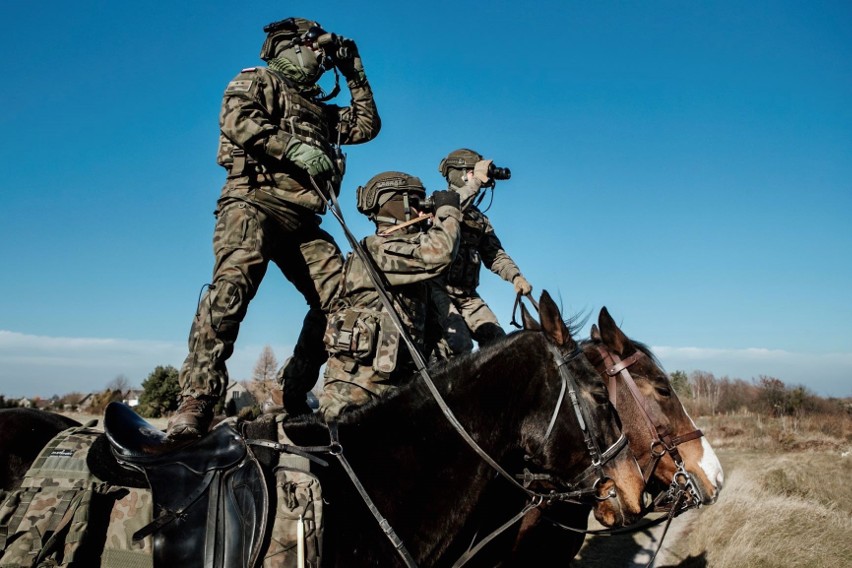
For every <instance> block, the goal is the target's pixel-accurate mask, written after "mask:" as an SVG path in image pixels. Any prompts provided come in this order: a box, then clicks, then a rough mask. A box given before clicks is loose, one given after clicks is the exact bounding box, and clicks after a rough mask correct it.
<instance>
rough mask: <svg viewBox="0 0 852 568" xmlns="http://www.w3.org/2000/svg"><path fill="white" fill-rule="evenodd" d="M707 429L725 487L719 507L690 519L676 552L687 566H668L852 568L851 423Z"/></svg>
mask: <svg viewBox="0 0 852 568" xmlns="http://www.w3.org/2000/svg"><path fill="white" fill-rule="evenodd" d="M699 422H702V423H701V424H700V426H701V427H702V428H703V429H704V431H705V432H706V433H707V435H708V439H709V440H710V442H711V444H712V445H713V447H714V449H716V451H717V454H718V455H719V459H720V460H721V461H722V465H723V467H724V469H725V480H726V481H725V487H724V489H723V491H722V494H721V497H720V499H719V501H718V502H717V503H716V504H715V505H713V506H711V507H706V508H703V509H701V510H699V511H698V513H697V514H694V513H690V518H689V519H688V525H687V530H685V531H684V532H683V533H682V537H681V542H680V543H678V546H677V547H675V550H676V551H677V554H676V555H675V557H676V558H679V559H680V560H679V561H675V562H672V560H673V559H674V558H672V557H671V556H670V557H669V559H668V562H667V563H666V564H665V566H679V567H681V568H688V567H693V566H706V567H712V568H735V567H736V568H741V567H747V568H751V567H755V568H763V567H767V568H770V567H771V568H776V567H808V568H810V567H817V568H818V567H839V566H852V475H850V471H852V454H850V446H852V443H850V440H852V436H850V432H852V428H850V422H851V421H850V419H849V417H843V416H840V417H838V416H831V417H821V416H816V417H809V418H802V419H792V418H789V417H787V418H766V417H760V416H757V415H753V414H751V415H748V414H747V415H739V416H725V417H715V418H713V419H705V420H701V421H699ZM684 520H687V519H684ZM658 566H661V567H662V565H660V564H658Z"/></svg>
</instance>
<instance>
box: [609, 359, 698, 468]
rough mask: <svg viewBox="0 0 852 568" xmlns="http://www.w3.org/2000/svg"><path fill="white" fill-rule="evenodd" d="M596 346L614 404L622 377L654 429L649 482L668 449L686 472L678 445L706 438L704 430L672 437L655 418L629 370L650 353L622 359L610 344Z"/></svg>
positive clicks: (652, 432)
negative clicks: (618, 383)
mask: <svg viewBox="0 0 852 568" xmlns="http://www.w3.org/2000/svg"><path fill="white" fill-rule="evenodd" d="M595 347H596V348H597V350H598V353H600V355H601V358H602V359H603V362H604V365H605V366H606V374H607V377H609V385H608V388H609V396H610V401H611V402H612V404H613V406H616V403H615V397H616V384H615V382H616V377H618V376H621V378H622V380H623V381H624V384H625V385H627V388H628V390H629V391H630V394H631V395H632V396H633V399H634V400H635V401H636V403H637V404H638V405H639V408H640V409H641V410H642V416H643V417H644V419H645V422H646V423H647V424H648V429H649V430H650V431H651V436H652V438H653V440H654V441H653V442H652V443H651V456H652V458H651V461H650V462H649V463H648V467H647V469H646V470H645V471H644V472H643V477H644V478H645V482H646V483H647V482H648V481H650V478H651V475H652V473H653V471H654V469H655V468H656V467H657V463H658V462H659V460H660V458H662V457H663V455H664V454H665V453H666V452H668V453H669V454H670V455H671V456H672V459H673V460H674V462H675V464H677V465H678V466H679V468H681V469H684V471H685V468H684V467H683V459H682V458H681V457H680V452H678V450H677V446H678V445H680V444H682V443H684V442H689V441H691V440H696V439H698V438H700V437H702V436H703V435H704V433H703V432H702V431H701V430H699V429H696V430H693V431H692V432H688V433H686V434H683V435H681V436H671V435H670V434H669V431H668V428H667V427H666V426H664V425H662V424H660V423H659V421H655V420H654V419H653V418H651V415H652V414H653V412H652V411H651V410H650V408H648V403H647V401H646V400H645V397H644V396H642V393H641V392H640V390H639V387H638V385H637V384H636V381H634V380H633V377H632V376H631V375H630V371H629V370H628V368H629V367H630V366H631V365H633V364H634V363H636V362H637V361H638V360H640V359H641V358H642V357H645V356H646V355H645V354H644V353H643V352H642V351H639V350H637V351H636V352H635V353H633V355H631V356H629V357H627V358H625V359H619V357H618V355H616V354H614V353H613V352H612V351H610V350H609V349H608V348H607V347H605V346H603V345H596V346H595ZM657 446H661V447H662V451H657V450H656V448H657Z"/></svg>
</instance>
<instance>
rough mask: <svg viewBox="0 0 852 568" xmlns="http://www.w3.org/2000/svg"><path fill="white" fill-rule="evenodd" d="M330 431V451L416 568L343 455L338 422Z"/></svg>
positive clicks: (405, 558) (404, 557)
mask: <svg viewBox="0 0 852 568" xmlns="http://www.w3.org/2000/svg"><path fill="white" fill-rule="evenodd" d="M328 432H329V435H330V436H331V447H330V448H331V449H330V450H329V453H331V455H333V456H335V457H337V460H338V461H339V462H340V465H341V466H342V467H343V469H344V471H346V474H347V475H348V476H349V479H350V480H351V481H352V485H354V486H355V489H357V490H358V493H359V494H360V495H361V498H362V499H363V500H364V503H365V504H366V505H367V508H368V509H370V512H371V513H372V514H373V517H375V519H376V521H378V523H379V527H381V529H382V532H384V533H385V536H387V537H388V539H389V540H390V541H391V544H392V545H393V547H394V549H395V550H396V551H397V553H398V554H399V556H400V558H402V561H403V563H405V565H406V566H409V567H413V568H416V567H417V562H415V561H414V558H413V557H412V556H411V553H409V552H408V549H407V548H405V543H403V542H402V539H401V538H399V536H398V535H397V534H396V531H394V530H393V527H392V526H391V525H390V523H389V522H388V520H387V519H386V518H384V517H383V516H382V514H381V512H379V509H378V507H376V504H375V503H373V500H372V499H371V498H370V495H369V494H368V493H367V490H366V489H364V486H363V485H362V484H361V480H359V479H358V476H357V475H355V471H354V470H353V469H352V466H351V465H349V461H348V460H347V459H346V457H345V456H344V455H343V446H342V445H341V444H340V438H339V436H338V433H337V422H329V423H328Z"/></svg>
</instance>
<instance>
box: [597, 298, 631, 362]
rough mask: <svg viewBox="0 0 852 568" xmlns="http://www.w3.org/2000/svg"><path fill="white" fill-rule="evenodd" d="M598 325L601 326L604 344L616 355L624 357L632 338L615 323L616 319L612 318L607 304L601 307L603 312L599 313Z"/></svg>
mask: <svg viewBox="0 0 852 568" xmlns="http://www.w3.org/2000/svg"><path fill="white" fill-rule="evenodd" d="M598 325H600V326H601V329H600V337H601V341H603V342H604V344H605V345H606V346H607V347H609V348H610V349H611V350H612V351H613V352H614V353H615V354H616V355H619V356H621V357H623V356H624V355H625V353H624V351H625V349H626V348H627V346H628V345H630V339H628V337H627V336H626V335H624V332H623V331H621V329H620V328H619V327H618V325H617V324H616V323H615V320H614V319H612V316H611V315H609V311H608V310H607V309H606V306H604V307H603V308H601V313H600V314H599V315H598Z"/></svg>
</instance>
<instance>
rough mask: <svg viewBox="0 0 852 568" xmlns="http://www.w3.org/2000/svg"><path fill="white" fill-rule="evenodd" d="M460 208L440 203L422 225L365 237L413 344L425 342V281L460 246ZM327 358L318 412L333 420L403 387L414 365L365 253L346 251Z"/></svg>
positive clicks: (366, 247)
mask: <svg viewBox="0 0 852 568" xmlns="http://www.w3.org/2000/svg"><path fill="white" fill-rule="evenodd" d="M460 218H461V214H460V212H459V210H458V209H457V208H454V207H451V206H446V205H445V206H441V207H438V208H437V210H436V212H435V218H434V220H433V224H432V225H431V227H429V229H428V230H427V231H425V232H420V231H419V230H417V229H413V230H414V231H416V232H408V233H406V232H403V231H399V232H396V233H393V234H391V235H388V236H383V235H382V234H381V233H382V231H383V229H386V228H387V227H388V226H389V225H384V224H382V223H378V231H377V234H376V235H371V236H369V237H367V238H366V239H364V241H363V248H364V250H365V251H366V253H367V254H368V255H369V256H370V258H372V260H373V262H374V264H375V267H376V269H377V271H378V272H379V274H380V275H381V276H382V277H383V279H384V281H385V283H386V285H387V286H388V292H389V294H390V296H391V297H392V298H393V301H394V307H395V308H396V312H397V313H398V314H399V315H400V318H401V319H402V322H403V325H404V326H405V328H406V330H407V332H408V333H409V334H410V336H411V338H412V340H413V341H414V342H415V344H416V345H417V346H418V347H420V348H421V349H422V347H423V333H424V327H425V321H426V309H427V303H428V297H427V293H428V287H427V283H426V282H427V281H428V280H429V279H431V278H434V277H435V276H436V275H437V274H440V273H441V272H442V271H443V270H445V269H446V268H447V266H449V264H450V262H451V261H452V259H453V257H454V255H455V253H456V250H457V246H458V238H459V232H460V229H459V220H460ZM325 342H326V347H327V348H328V350H329V353H330V355H329V359H328V362H327V364H326V371H325V382H324V384H323V390H322V392H321V393H320V395H319V404H320V412H322V414H323V416H324V417H325V418H326V420H331V419H333V418H335V417H336V416H338V415H339V414H340V413H341V412H343V411H344V410H346V409H347V408H350V407H356V406H360V405H362V404H364V403H366V402H368V401H370V400H371V399H373V398H377V397H381V396H383V395H384V394H386V393H387V391H389V390H390V389H392V388H395V387H398V386H399V385H400V384H401V383H402V381H404V380H405V379H407V378H409V377H410V376H411V375H412V372H413V371H414V368H413V365H412V361H411V359H410V355H409V353H408V351H407V350H406V348H405V347H404V346H401V345H400V343H401V342H402V339H401V337H400V335H399V332H398V331H397V329H396V328H395V327H394V325H393V323H392V322H391V320H390V316H389V315H388V313H387V312H386V310H385V309H384V306H383V305H382V303H381V300H380V299H379V294H378V292H376V290H375V288H374V287H373V283H372V281H371V280H370V277H369V275H368V273H367V271H366V269H365V267H364V265H363V262H362V261H361V259H360V258H359V257H358V256H357V255H354V254H351V253H350V255H349V256H348V257H347V259H346V265H345V269H344V280H343V290H342V293H341V298H340V302H339V303H338V306H337V308H336V310H335V311H334V312H333V313H331V314H329V318H328V327H327V328H326V334H325Z"/></svg>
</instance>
